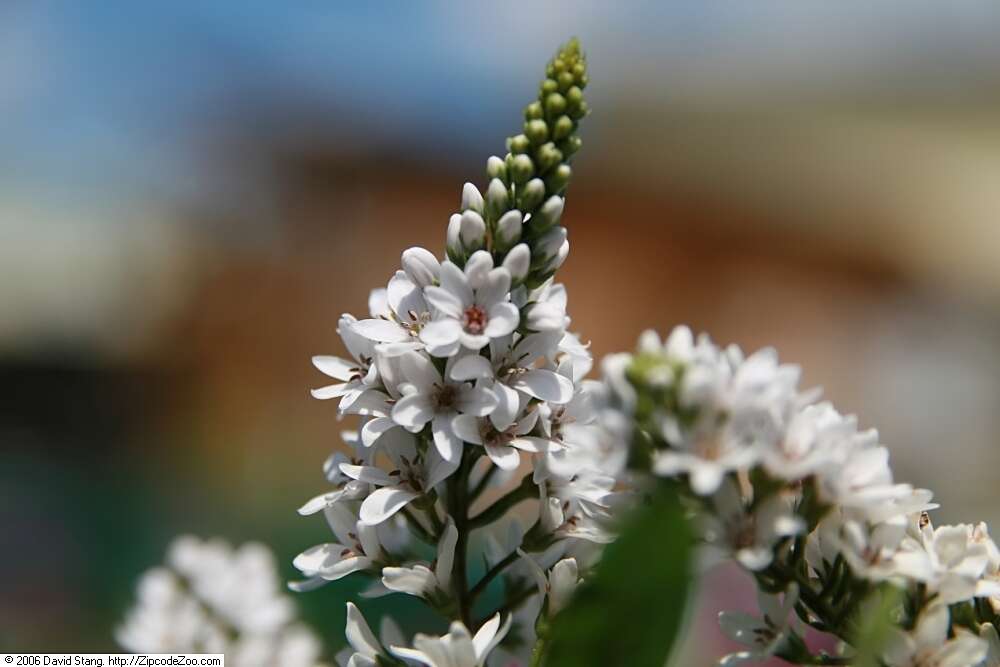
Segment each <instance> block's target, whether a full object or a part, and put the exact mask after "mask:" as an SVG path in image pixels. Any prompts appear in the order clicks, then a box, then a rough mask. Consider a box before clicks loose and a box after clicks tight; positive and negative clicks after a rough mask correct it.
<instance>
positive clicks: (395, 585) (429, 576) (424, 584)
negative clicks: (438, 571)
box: [382, 565, 435, 596]
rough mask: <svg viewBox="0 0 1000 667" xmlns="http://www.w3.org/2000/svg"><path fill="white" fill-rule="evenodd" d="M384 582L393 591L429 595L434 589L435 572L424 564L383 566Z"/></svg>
mask: <svg viewBox="0 0 1000 667" xmlns="http://www.w3.org/2000/svg"><path fill="white" fill-rule="evenodd" d="M382 583H383V584H384V585H385V587H386V588H388V589H389V590H391V591H396V592H398V593H409V594H410V595H420V596H423V595H427V594H428V593H430V592H432V591H433V590H434V583H435V580H434V573H433V572H431V571H430V570H428V569H427V568H426V567H424V566H423V565H415V566H413V567H384V568H382Z"/></svg>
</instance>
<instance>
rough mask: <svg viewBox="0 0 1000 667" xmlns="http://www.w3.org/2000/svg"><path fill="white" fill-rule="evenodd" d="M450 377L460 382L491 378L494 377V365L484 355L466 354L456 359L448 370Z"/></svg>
mask: <svg viewBox="0 0 1000 667" xmlns="http://www.w3.org/2000/svg"><path fill="white" fill-rule="evenodd" d="M448 377H449V378H450V379H452V380H455V381H458V382H462V381H464V380H487V379H491V378H492V377H493V365H492V364H490V362H489V360H488V359H487V358H486V357H484V356H482V355H479V354H466V355H465V356H463V357H460V358H459V359H456V360H455V362H454V363H453V364H452V366H451V369H450V370H449V371H448Z"/></svg>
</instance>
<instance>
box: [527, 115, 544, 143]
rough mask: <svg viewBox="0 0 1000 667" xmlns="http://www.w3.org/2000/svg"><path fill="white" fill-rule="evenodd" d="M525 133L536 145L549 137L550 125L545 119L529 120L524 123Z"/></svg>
mask: <svg viewBox="0 0 1000 667" xmlns="http://www.w3.org/2000/svg"><path fill="white" fill-rule="evenodd" d="M524 134H525V136H527V137H528V140H529V141H531V143H532V144H533V145H535V146H537V145H538V144H542V143H545V140H546V139H548V138H549V126H548V125H546V124H545V121H544V120H529V121H526V122H525V123H524Z"/></svg>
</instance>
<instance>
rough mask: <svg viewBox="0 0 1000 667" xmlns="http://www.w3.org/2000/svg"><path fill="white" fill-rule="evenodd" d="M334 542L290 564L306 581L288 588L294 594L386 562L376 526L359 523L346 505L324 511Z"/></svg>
mask: <svg viewBox="0 0 1000 667" xmlns="http://www.w3.org/2000/svg"><path fill="white" fill-rule="evenodd" d="M323 514H324V515H325V516H326V520H327V523H328V524H329V525H330V530H332V531H333V534H334V535H335V536H336V538H337V540H338V541H337V542H327V543H325V544H319V545H316V546H314V547H312V548H310V549H307V550H306V551H303V552H302V553H301V554H299V555H298V556H296V557H295V560H294V561H293V564H294V565H295V567H296V568H297V569H298V570H299V571H301V572H302V574H303V575H305V576H306V577H307V579H306V580H305V581H302V582H296V583H292V584H289V586H290V587H291V588H292V589H293V590H300V591H301V590H311V589H313V588H316V587H318V586H322V585H323V584H325V583H327V582H330V581H336V580H337V579H341V578H343V577H346V576H347V575H349V574H352V573H354V572H361V571H364V570H372V569H376V568H377V567H378V564H379V563H380V562H382V561H384V560H385V556H384V554H383V553H382V545H381V543H380V541H379V537H378V532H377V530H376V528H375V526H371V525H367V524H365V523H362V522H361V521H359V520H358V517H357V515H356V514H355V513H354V512H353V511H351V510H350V509H349V508H348V507H347V505H346V504H345V503H335V504H333V505H331V506H330V507H327V508H326V509H324V510H323Z"/></svg>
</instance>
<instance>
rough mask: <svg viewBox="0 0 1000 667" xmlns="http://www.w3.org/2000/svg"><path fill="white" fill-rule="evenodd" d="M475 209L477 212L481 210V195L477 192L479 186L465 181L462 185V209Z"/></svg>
mask: <svg viewBox="0 0 1000 667" xmlns="http://www.w3.org/2000/svg"><path fill="white" fill-rule="evenodd" d="M470 209H471V210H473V211H476V212H477V213H482V212H483V195H481V194H480V193H479V188H477V187H476V186H475V185H473V184H472V183H466V184H465V185H464V186H463V187H462V210H463V211H468V210H470Z"/></svg>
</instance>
